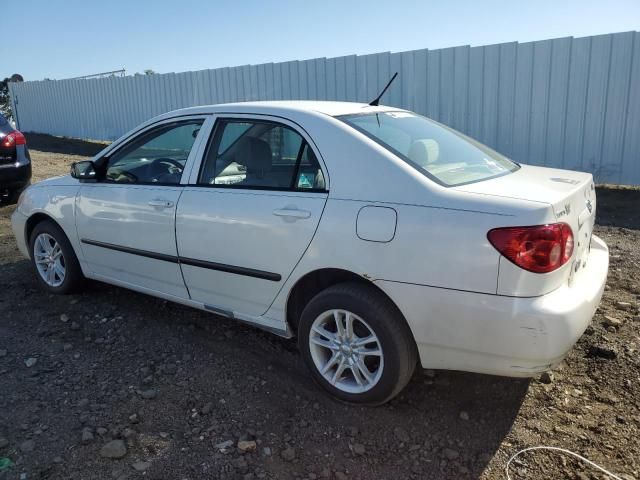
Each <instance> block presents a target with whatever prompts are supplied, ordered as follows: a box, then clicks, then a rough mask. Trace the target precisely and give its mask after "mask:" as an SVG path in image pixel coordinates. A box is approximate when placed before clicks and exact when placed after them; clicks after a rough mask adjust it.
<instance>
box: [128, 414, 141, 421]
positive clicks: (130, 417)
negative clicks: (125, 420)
mask: <svg viewBox="0 0 640 480" xmlns="http://www.w3.org/2000/svg"><path fill="white" fill-rule="evenodd" d="M129 421H130V422H131V423H140V417H139V416H138V414H137V413H134V414H133V415H129Z"/></svg>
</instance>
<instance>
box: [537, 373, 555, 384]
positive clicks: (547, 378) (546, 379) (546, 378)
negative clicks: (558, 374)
mask: <svg viewBox="0 0 640 480" xmlns="http://www.w3.org/2000/svg"><path fill="white" fill-rule="evenodd" d="M554 380H555V376H554V375H553V372H544V373H543V374H542V375H540V381H541V382H542V383H546V384H547V385H548V384H550V383H553V381H554Z"/></svg>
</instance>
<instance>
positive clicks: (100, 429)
mask: <svg viewBox="0 0 640 480" xmlns="http://www.w3.org/2000/svg"><path fill="white" fill-rule="evenodd" d="M108 431H109V430H107V429H106V428H104V427H98V428H96V433H97V434H98V435H100V436H101V437H104V436H105V435H106V434H107V432H108Z"/></svg>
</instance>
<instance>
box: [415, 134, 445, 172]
mask: <svg viewBox="0 0 640 480" xmlns="http://www.w3.org/2000/svg"><path fill="white" fill-rule="evenodd" d="M439 155H440V147H439V146H438V142H436V141H435V140H434V139H432V138H426V139H423V140H416V141H415V142H413V143H412V144H411V148H410V149H409V160H411V161H412V162H415V163H417V164H418V165H420V166H421V167H422V168H426V166H427V165H429V164H431V163H435V162H437V161H438V156H439Z"/></svg>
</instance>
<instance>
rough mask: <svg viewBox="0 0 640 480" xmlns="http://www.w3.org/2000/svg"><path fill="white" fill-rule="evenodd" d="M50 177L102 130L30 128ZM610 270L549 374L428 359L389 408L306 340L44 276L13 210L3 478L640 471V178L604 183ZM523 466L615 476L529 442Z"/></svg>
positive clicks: (2, 342) (2, 304) (0, 268)
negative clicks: (60, 284)
mask: <svg viewBox="0 0 640 480" xmlns="http://www.w3.org/2000/svg"><path fill="white" fill-rule="evenodd" d="M27 140H28V142H29V145H30V146H31V152H32V157H33V162H34V181H37V180H39V179H42V178H46V177H49V176H51V175H55V174H60V173H66V171H67V170H68V165H69V164H70V162H72V161H76V160H79V159H82V158H85V157H86V156H89V155H91V154H92V153H94V152H96V151H97V150H99V149H100V148H102V146H103V145H98V144H92V143H86V142H79V141H70V140H65V139H56V138H52V137H46V136H40V135H29V136H28V137H27ZM598 194H599V206H598V207H599V215H598V226H597V228H596V232H597V234H598V235H600V236H602V237H603V238H604V239H605V240H606V242H607V243H608V244H609V246H610V248H611V255H612V256H611V262H612V265H611V271H610V276H609V281H608V285H607V290H606V292H605V296H604V300H603V302H602V305H601V307H600V309H599V310H598V313H597V314H596V317H595V319H594V321H593V324H592V325H591V326H590V327H589V328H588V330H587V332H586V334H585V335H584V336H583V337H582V339H581V340H580V341H579V342H578V344H577V345H576V347H575V348H574V350H573V351H572V352H571V354H570V355H569V356H568V357H567V359H566V360H565V361H564V362H563V364H562V365H561V366H560V368H558V369H557V370H556V371H554V372H553V373H551V374H545V375H543V376H542V377H540V378H536V379H531V380H517V379H508V378H500V377H492V376H487V375H476V374H469V373H460V372H444V371H443V372H433V371H426V372H425V371H418V372H416V374H415V377H414V378H413V379H412V381H411V382H410V384H409V385H408V387H407V389H406V390H405V391H404V392H403V393H402V394H401V395H400V396H399V397H397V398H396V399H395V400H393V401H392V402H390V403H389V404H387V405H385V406H383V407H378V408H360V407H351V406H347V405H343V404H340V403H337V402H335V401H333V400H332V399H330V398H328V397H327V396H326V395H325V394H324V393H322V392H321V391H320V390H319V389H318V388H317V387H316V386H315V385H314V384H313V382H312V380H311V379H310V377H309V375H308V374H307V372H306V370H305V367H304V365H303V364H302V361H301V359H300V357H299V356H298V353H297V351H296V347H295V343H294V342H293V341H287V340H282V339H279V338H277V337H274V336H271V335H269V334H266V333H263V332H261V331H258V330H255V329H251V328H248V327H245V326H241V325H238V324H235V323H233V322H232V321H229V320H226V319H223V318H219V317H216V316H213V315H211V314H206V313H202V312H198V311H195V310H190V309H187V308H183V307H181V306H178V305H174V304H170V303H167V302H164V301H162V300H158V299H155V298H152V297H148V296H144V295H141V294H137V293H133V292H130V291H127V290H122V289H119V288H115V287H111V286H108V285H105V284H100V283H96V282H90V283H89V284H88V285H87V289H86V291H85V292H84V293H82V294H79V295H73V296H66V297H63V296H52V295H48V294H46V293H43V292H42V291H41V290H39V289H38V287H37V284H36V281H35V278H34V275H33V273H32V272H31V269H30V265H29V263H28V262H27V261H26V260H24V259H23V258H21V257H20V255H19V253H18V251H17V249H16V246H15V243H14V240H13V237H12V234H11V232H10V226H9V217H10V214H11V212H12V210H13V207H3V208H0V469H1V468H2V466H1V462H2V460H1V458H3V457H6V458H9V459H10V460H11V461H12V462H13V464H14V465H13V466H12V467H10V468H8V469H5V470H3V471H0V479H2V480H5V479H18V478H20V479H22V478H25V479H38V478H51V479H58V478H60V479H62V478H64V479H67V478H73V479H124V478H131V479H135V478H143V477H146V478H149V479H178V480H180V479H201V478H207V479H209V478H211V479H214V478H216V479H217V478H223V479H258V478H269V479H272V478H273V479H275V478H277V479H289V478H291V479H298V478H299V479H319V478H333V479H347V478H348V479H405V478H415V479H418V478H420V479H422V478H425V479H426V478H450V479H466V478H474V479H476V478H481V479H486V480H489V479H504V478H506V477H505V474H504V468H505V463H506V461H507V459H508V458H509V457H510V456H511V455H512V454H514V453H515V452H517V451H518V450H519V449H521V448H525V447H530V446H535V445H551V446H556V447H562V448H567V449H570V450H572V451H575V452H578V453H580V454H582V455H585V456H587V457H588V458H590V459H592V460H593V461H595V462H597V463H599V464H601V465H603V466H605V467H606V468H608V469H610V470H611V471H613V472H615V473H617V474H618V475H620V476H621V477H622V478H625V479H626V480H628V479H633V478H636V479H640V361H639V358H638V349H639V348H640V317H639V315H638V313H639V312H638V301H639V299H640V273H639V272H640V190H638V189H615V188H600V189H599V191H598ZM511 476H512V478H513V479H516V478H517V479H542V478H550V479H561V478H568V479H572V478H576V479H590V478H594V479H595V478H597V479H601V478H607V477H605V476H604V475H603V474H598V473H596V472H595V471H593V470H587V469H586V467H584V466H583V465H582V464H579V463H578V462H576V461H574V460H573V459H572V458H571V457H566V456H562V455H558V454H549V453H545V452H538V453H529V454H526V455H523V456H522V457H520V458H519V459H518V460H516V462H515V463H514V464H513V467H512V470H511Z"/></svg>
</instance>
